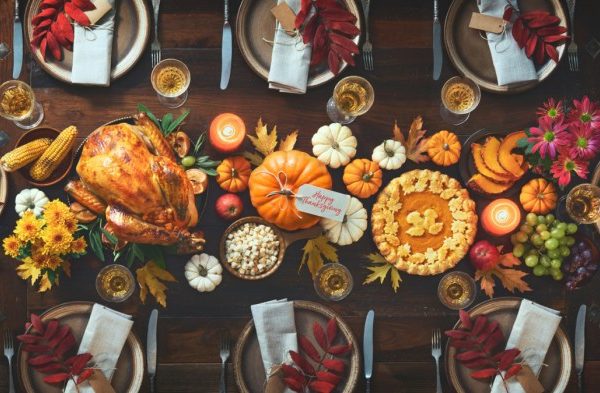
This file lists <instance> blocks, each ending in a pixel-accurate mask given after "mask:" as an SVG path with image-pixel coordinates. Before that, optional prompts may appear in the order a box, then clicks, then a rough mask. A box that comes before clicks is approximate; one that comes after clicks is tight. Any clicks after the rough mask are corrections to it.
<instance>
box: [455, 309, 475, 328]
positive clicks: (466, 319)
mask: <svg viewBox="0 0 600 393" xmlns="http://www.w3.org/2000/svg"><path fill="white" fill-rule="evenodd" d="M458 317H459V318H460V322H461V323H462V324H463V326H464V327H465V328H466V329H471V328H473V322H472V321H471V316H470V315H469V313H468V312H466V311H465V310H462V309H461V310H459V311H458Z"/></svg>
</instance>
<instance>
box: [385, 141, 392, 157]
mask: <svg viewBox="0 0 600 393" xmlns="http://www.w3.org/2000/svg"><path fill="white" fill-rule="evenodd" d="M383 150H384V151H385V154H387V155H388V157H394V151H393V150H390V149H388V147H387V141H385V142H384V143H383Z"/></svg>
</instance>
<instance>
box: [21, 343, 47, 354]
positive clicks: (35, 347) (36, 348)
mask: <svg viewBox="0 0 600 393" xmlns="http://www.w3.org/2000/svg"><path fill="white" fill-rule="evenodd" d="M23 350H24V351H25V352H29V353H43V352H48V351H49V350H50V347H49V346H47V345H41V344H26V345H24V346H23Z"/></svg>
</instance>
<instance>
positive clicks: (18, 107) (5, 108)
mask: <svg viewBox="0 0 600 393" xmlns="http://www.w3.org/2000/svg"><path fill="white" fill-rule="evenodd" d="M0 116H2V117H4V118H5V119H7V120H11V121H12V122H13V123H15V125H16V126H17V127H20V128H23V129H25V130H30V129H32V128H35V127H37V126H38V125H39V124H40V123H41V122H42V120H43V119H44V107H42V104H40V103H39V102H37V101H36V100H35V94H33V89H32V88H31V86H29V85H28V84H27V83H25V82H22V81H19V80H9V81H6V82H4V83H3V84H2V85H0Z"/></svg>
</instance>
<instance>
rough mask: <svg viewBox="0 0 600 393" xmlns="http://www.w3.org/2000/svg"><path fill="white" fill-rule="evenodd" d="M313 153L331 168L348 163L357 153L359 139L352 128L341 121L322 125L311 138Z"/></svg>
mask: <svg viewBox="0 0 600 393" xmlns="http://www.w3.org/2000/svg"><path fill="white" fill-rule="evenodd" d="M311 142H312V145H313V155H314V156H315V157H317V159H318V160H319V161H321V162H322V163H323V164H325V165H329V166H330V167H331V168H334V169H335V168H339V167H340V166H345V165H347V164H348V163H349V162H350V160H351V159H352V158H353V157H354V156H355V155H356V145H357V144H358V141H357V140H356V137H355V136H354V135H352V131H351V130H350V128H348V127H346V126H343V125H341V124H340V123H332V124H330V125H325V126H322V127H321V128H319V129H318V130H317V132H316V133H315V134H314V135H313V137H312V139H311Z"/></svg>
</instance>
